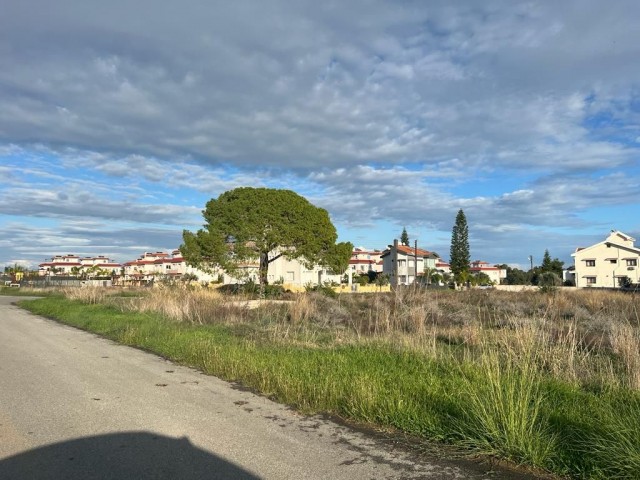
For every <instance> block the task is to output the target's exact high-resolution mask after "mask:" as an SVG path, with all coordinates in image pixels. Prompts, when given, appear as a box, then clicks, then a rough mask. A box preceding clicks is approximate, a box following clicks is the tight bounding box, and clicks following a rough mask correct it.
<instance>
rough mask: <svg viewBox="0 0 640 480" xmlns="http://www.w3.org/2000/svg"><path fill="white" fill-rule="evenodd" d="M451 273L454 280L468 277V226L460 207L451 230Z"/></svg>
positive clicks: (464, 279)
mask: <svg viewBox="0 0 640 480" xmlns="http://www.w3.org/2000/svg"><path fill="white" fill-rule="evenodd" d="M450 254H451V259H450V262H449V264H450V265H451V273H452V274H453V275H454V278H455V281H456V282H459V283H464V282H466V281H467V278H468V277H469V260H470V255H469V227H468V226H467V217H465V215H464V212H463V211H462V209H460V210H459V211H458V214H457V215H456V223H455V225H454V226H453V230H452V231H451V252H450Z"/></svg>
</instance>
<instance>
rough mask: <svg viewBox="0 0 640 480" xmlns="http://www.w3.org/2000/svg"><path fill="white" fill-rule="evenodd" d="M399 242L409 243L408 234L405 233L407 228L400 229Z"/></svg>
mask: <svg viewBox="0 0 640 480" xmlns="http://www.w3.org/2000/svg"><path fill="white" fill-rule="evenodd" d="M400 243H401V244H402V245H409V234H408V233H407V228H406V227H405V228H403V229H402V235H400Z"/></svg>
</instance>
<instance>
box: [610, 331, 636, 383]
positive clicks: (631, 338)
mask: <svg viewBox="0 0 640 480" xmlns="http://www.w3.org/2000/svg"><path fill="white" fill-rule="evenodd" d="M610 335H611V349H612V351H613V353H614V354H615V355H617V357H618V359H619V361H620V363H621V365H620V367H621V369H622V371H623V372H624V375H625V380H626V381H625V382H624V384H625V386H627V387H628V388H631V389H633V390H640V330H639V329H638V327H636V326H633V325H631V324H630V323H614V324H612V326H611V333H610Z"/></svg>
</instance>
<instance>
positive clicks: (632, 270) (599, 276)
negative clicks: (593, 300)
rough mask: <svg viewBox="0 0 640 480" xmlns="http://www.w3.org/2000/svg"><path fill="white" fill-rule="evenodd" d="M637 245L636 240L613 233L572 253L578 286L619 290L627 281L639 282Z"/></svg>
mask: <svg viewBox="0 0 640 480" xmlns="http://www.w3.org/2000/svg"><path fill="white" fill-rule="evenodd" d="M634 242H635V239H634V238H633V237H630V236H629V235H626V234H624V233H622V232H619V231H617V230H611V233H610V234H609V236H608V237H607V238H606V239H605V240H603V241H602V242H599V243H596V244H595V245H591V246H590V247H586V248H581V247H579V248H577V249H576V251H575V252H574V253H572V254H571V256H572V257H574V264H575V282H576V287H607V288H618V287H620V286H622V285H624V284H625V283H627V282H631V283H636V284H637V283H640V276H639V275H638V263H640V249H639V248H636V247H635V246H634Z"/></svg>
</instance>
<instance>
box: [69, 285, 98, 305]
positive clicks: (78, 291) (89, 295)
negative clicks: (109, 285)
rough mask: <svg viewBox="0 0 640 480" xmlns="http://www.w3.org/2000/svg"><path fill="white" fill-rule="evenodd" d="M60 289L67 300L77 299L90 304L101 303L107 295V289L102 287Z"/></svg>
mask: <svg viewBox="0 0 640 480" xmlns="http://www.w3.org/2000/svg"><path fill="white" fill-rule="evenodd" d="M61 291H62V294H63V295H64V296H65V297H66V298H68V299H69V300H77V301H80V302H82V303H88V304H91V305H95V304H98V303H103V302H104V300H105V298H106V297H107V290H106V289H104V288H102V287H90V286H85V287H68V288H63V289H62V290H61Z"/></svg>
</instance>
